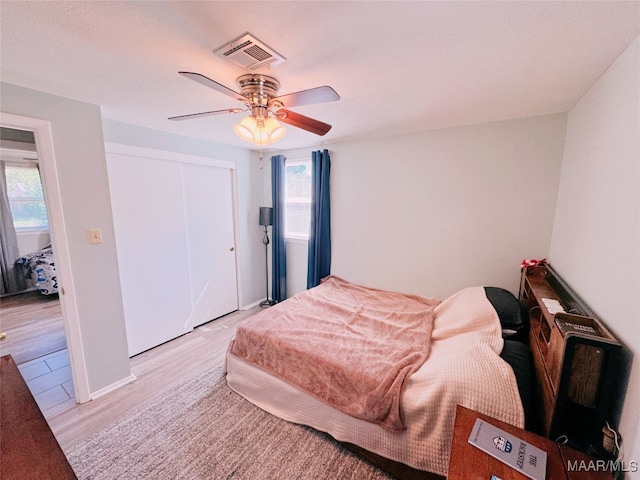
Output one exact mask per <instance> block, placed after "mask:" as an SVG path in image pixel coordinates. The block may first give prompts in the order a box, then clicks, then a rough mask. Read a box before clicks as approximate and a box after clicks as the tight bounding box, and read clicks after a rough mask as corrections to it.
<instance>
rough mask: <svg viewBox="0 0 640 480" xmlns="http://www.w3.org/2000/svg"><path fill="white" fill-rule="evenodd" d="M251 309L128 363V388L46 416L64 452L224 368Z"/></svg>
mask: <svg viewBox="0 0 640 480" xmlns="http://www.w3.org/2000/svg"><path fill="white" fill-rule="evenodd" d="M259 311H260V308H259V307H255V308H252V309H250V310H246V311H238V312H234V313H231V314H229V315H226V316H224V317H221V318H219V319H217V320H214V321H212V322H209V323H207V324H204V325H202V326H200V327H198V328H196V329H195V330H193V331H192V332H190V333H187V334H186V335H183V336H181V337H179V338H177V339H175V340H172V341H170V342H167V343H165V344H163V345H160V346H159V347H156V348H153V349H151V350H149V351H147V352H144V353H141V354H139V355H137V356H135V357H132V358H131V373H132V374H133V375H134V376H135V377H136V380H135V381H133V382H132V383H130V384H128V385H125V386H123V387H121V388H118V389H117V390H115V391H113V392H110V393H108V394H106V395H104V396H102V397H99V398H97V399H96V400H92V401H90V402H87V403H83V404H79V405H75V406H73V407H72V408H70V409H67V410H65V411H63V412H60V413H57V414H55V415H52V416H47V421H48V423H49V425H50V427H51V429H52V430H53V433H54V434H55V436H56V438H57V439H58V442H59V443H60V446H61V447H62V449H63V450H66V449H68V448H69V447H71V446H72V445H74V444H76V443H77V442H80V441H82V440H83V439H85V438H87V437H88V436H90V435H91V434H93V433H95V432H98V431H100V430H102V429H103V428H105V427H107V426H109V425H111V424H113V423H115V422H117V421H118V420H119V419H121V418H122V417H124V416H126V415H127V414H129V413H131V412H133V411H135V410H137V409H139V408H141V407H143V406H145V405H147V404H149V403H151V402H153V401H154V400H155V399H156V398H157V397H158V396H160V395H161V394H162V393H163V392H165V391H167V390H169V389H170V388H172V387H174V386H176V385H178V384H180V383H182V382H184V381H185V380H187V379H189V378H193V377H195V376H197V375H199V374H201V373H204V372H206V371H208V370H211V369H213V368H216V367H217V366H220V365H222V364H223V362H224V357H225V354H226V352H227V347H228V345H229V342H230V341H231V338H232V336H233V333H234V332H235V328H236V327H237V326H238V325H239V324H240V323H241V322H242V321H244V320H245V319H247V318H249V317H250V316H252V315H254V314H255V313H257V312H259Z"/></svg>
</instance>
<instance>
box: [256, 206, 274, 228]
mask: <svg viewBox="0 0 640 480" xmlns="http://www.w3.org/2000/svg"><path fill="white" fill-rule="evenodd" d="M258 221H259V223H260V225H262V226H263V227H266V226H268V225H273V208H271V207H260V218H259V219H258Z"/></svg>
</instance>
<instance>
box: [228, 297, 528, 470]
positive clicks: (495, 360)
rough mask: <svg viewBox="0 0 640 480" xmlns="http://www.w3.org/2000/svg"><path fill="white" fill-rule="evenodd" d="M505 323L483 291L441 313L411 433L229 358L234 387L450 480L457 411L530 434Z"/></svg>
mask: <svg viewBox="0 0 640 480" xmlns="http://www.w3.org/2000/svg"><path fill="white" fill-rule="evenodd" d="M502 347H503V340H502V334H501V327H500V322H499V319H498V316H497V314H496V312H495V310H494V309H493V307H492V306H491V303H489V301H488V300H487V298H486V295H485V292H484V288H482V287H471V288H467V289H464V290H461V291H459V292H458V293H456V294H454V295H452V296H451V297H449V298H448V299H446V300H445V301H443V302H442V303H441V304H440V305H439V306H437V307H436V309H435V324H434V329H433V333H432V344H431V353H430V355H429V358H428V359H427V361H426V362H425V363H424V364H423V365H422V366H421V367H420V369H419V370H418V371H417V372H415V373H414V374H413V375H412V376H411V378H410V379H409V383H408V385H407V388H406V390H405V391H404V394H403V397H402V408H403V410H404V415H405V423H406V425H407V429H406V430H404V431H402V432H395V433H394V432H389V431H386V430H384V429H382V428H381V427H380V426H378V425H375V424H372V423H369V422H366V421H364V420H359V419H356V418H353V417H350V416H348V415H346V414H344V413H342V412H339V411H337V410H335V409H333V408H331V407H329V406H328V405H325V404H324V403H322V402H320V401H319V400H317V399H315V398H312V397H310V396H309V395H307V394H305V393H304V392H302V391H300V390H299V389H297V388H295V387H293V386H291V385H290V384H288V383H286V382H285V381H283V380H280V379H278V378H276V377H274V376H272V375H270V374H268V373H266V372H264V371H263V370H260V369H258V368H256V367H254V366H252V365H250V364H249V363H247V362H245V361H244V360H242V359H240V358H238V357H235V356H234V355H232V354H229V355H228V357H227V371H228V374H227V382H228V384H229V386H230V387H231V388H232V389H233V390H235V391H236V392H238V393H239V394H241V395H243V396H244V397H245V398H247V399H248V400H249V401H250V402H252V403H254V404H255V405H257V406H259V407H261V408H263V409H264V410H266V411H268V412H270V413H272V414H273V415H276V416H278V417H280V418H283V419H285V420H288V421H291V422H295V423H300V424H304V425H309V426H311V427H314V428H315V429H317V430H320V431H323V432H327V433H329V434H330V435H331V436H333V437H334V438H335V439H337V440H339V441H343V442H349V443H353V444H355V445H358V446H360V447H362V448H365V449H366V450H369V451H371V452H374V453H377V454H378V455H381V456H383V457H386V458H390V459H392V460H395V461H398V462H402V463H405V464H407V465H410V466H412V467H414V468H417V469H420V470H426V471H430V472H434V473H437V474H439V475H446V474H447V470H448V464H449V451H450V448H451V435H452V432H453V424H454V421H455V409H456V405H458V404H459V405H463V406H465V407H467V408H470V409H473V410H477V411H479V412H481V413H484V414H486V415H489V416H491V417H494V418H497V419H499V420H502V421H504V422H507V423H510V424H512V425H516V426H518V427H523V426H524V411H523V408H522V402H521V400H520V395H519V393H518V387H517V383H516V379H515V375H514V373H513V371H512V370H511V367H509V365H508V364H507V363H506V362H504V361H503V360H502V359H501V358H500V357H499V353H500V352H501V350H502Z"/></svg>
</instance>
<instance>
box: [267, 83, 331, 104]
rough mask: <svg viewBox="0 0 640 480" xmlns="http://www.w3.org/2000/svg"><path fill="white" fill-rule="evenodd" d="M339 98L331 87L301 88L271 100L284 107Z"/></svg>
mask: <svg viewBox="0 0 640 480" xmlns="http://www.w3.org/2000/svg"><path fill="white" fill-rule="evenodd" d="M335 100H340V95H338V93H337V92H336V91H335V90H334V89H333V88H331V87H329V86H327V85H325V86H324V87H316V88H310V89H309V90H301V91H299V92H294V93H289V94H286V95H281V96H279V97H276V98H274V99H273V100H271V102H270V103H272V102H276V101H277V102H280V103H282V105H283V106H284V107H287V108H289V107H297V106H299V105H309V104H311V103H325V102H333V101H335Z"/></svg>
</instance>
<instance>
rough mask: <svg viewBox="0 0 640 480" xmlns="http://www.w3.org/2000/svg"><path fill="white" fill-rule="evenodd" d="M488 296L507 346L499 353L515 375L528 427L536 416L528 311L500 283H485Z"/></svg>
mask: <svg viewBox="0 0 640 480" xmlns="http://www.w3.org/2000/svg"><path fill="white" fill-rule="evenodd" d="M484 290H485V293H486V295H487V299H488V300H489V302H491V305H493V308H494V309H495V310H496V312H497V314H498V318H500V324H501V325H502V337H503V338H504V347H503V349H502V352H501V353H500V357H501V358H502V359H503V360H504V361H505V362H507V363H508V364H509V365H510V366H511V368H512V369H513V372H514V373H515V376H516V381H517V382H518V390H519V392H520V398H521V400H522V407H523V408H524V418H525V423H526V426H525V427H526V428H527V429H529V426H530V422H531V419H532V418H533V416H532V412H531V408H532V406H533V404H532V398H533V397H532V395H533V387H534V384H533V363H532V357H531V350H530V349H529V345H528V344H527V331H528V328H527V325H528V324H527V322H526V321H525V318H526V315H524V314H523V312H522V306H521V305H520V302H519V301H518V299H517V298H516V297H515V295H513V294H512V293H511V292H510V291H509V290H505V289H504V288H498V287H484Z"/></svg>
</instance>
